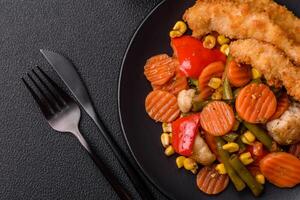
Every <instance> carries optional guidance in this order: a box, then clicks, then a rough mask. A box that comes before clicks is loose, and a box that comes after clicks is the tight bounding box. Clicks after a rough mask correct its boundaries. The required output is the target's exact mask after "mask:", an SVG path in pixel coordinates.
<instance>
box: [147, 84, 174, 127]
mask: <svg viewBox="0 0 300 200" xmlns="http://www.w3.org/2000/svg"><path fill="white" fill-rule="evenodd" d="M145 107H146V111H147V113H148V115H149V116H150V117H151V118H152V119H154V120H155V121H159V122H172V121H173V120H175V119H176V118H177V117H178V116H179V113H180V110H179V108H178V105H177V99H176V97H175V96H174V95H173V94H171V93H169V92H165V91H161V90H155V91H152V92H150V93H149V94H148V96H147V98H146V101H145Z"/></svg>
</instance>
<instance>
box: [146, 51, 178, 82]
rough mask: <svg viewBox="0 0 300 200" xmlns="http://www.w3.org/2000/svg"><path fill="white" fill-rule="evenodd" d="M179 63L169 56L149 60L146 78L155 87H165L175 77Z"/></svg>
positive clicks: (159, 56) (158, 56) (157, 56)
mask: <svg viewBox="0 0 300 200" xmlns="http://www.w3.org/2000/svg"><path fill="white" fill-rule="evenodd" d="M176 66H178V61H177V60H175V59H173V58H171V57H169V56H168V55H167V54H159V55H156V56H153V57H151V58H149V59H148V60H147V62H146V65H145V67H144V74H145V76H146V78H147V79H148V80H149V81H150V82H151V84H153V85H163V84H165V83H166V82H168V80H170V78H172V77H173V75H174V73H175V71H176Z"/></svg>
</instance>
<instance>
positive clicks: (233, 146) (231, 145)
mask: <svg viewBox="0 0 300 200" xmlns="http://www.w3.org/2000/svg"><path fill="white" fill-rule="evenodd" d="M222 148H223V149H224V150H226V151H228V152H230V153H233V152H236V151H238V150H239V149H240V147H239V145H238V144H237V143H235V142H229V143H227V144H224V145H223V147H222Z"/></svg>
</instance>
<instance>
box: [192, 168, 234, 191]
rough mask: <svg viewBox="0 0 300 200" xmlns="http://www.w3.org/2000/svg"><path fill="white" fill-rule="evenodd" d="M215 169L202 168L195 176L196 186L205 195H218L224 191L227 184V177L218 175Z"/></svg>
mask: <svg viewBox="0 0 300 200" xmlns="http://www.w3.org/2000/svg"><path fill="white" fill-rule="evenodd" d="M215 167H216V166H215V165H213V166H210V167H209V166H206V167H203V168H202V169H201V170H200V171H199V173H198V175H197V186H198V188H199V189H200V190H201V191H203V192H204V193H206V194H218V193H220V192H222V191H223V190H225V189H226V187H227V185H228V183H229V178H228V175H227V174H220V173H219V172H218V171H217V170H216V169H215Z"/></svg>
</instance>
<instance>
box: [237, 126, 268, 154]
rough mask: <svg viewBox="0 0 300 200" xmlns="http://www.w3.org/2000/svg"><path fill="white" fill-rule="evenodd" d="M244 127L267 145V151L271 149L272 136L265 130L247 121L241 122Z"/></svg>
mask: <svg viewBox="0 0 300 200" xmlns="http://www.w3.org/2000/svg"><path fill="white" fill-rule="evenodd" d="M243 124H244V125H245V126H246V128H247V129H248V130H249V131H251V132H252V133H253V134H254V135H255V137H256V138H257V139H258V140H259V141H261V143H263V145H265V146H266V147H267V149H268V150H269V151H271V150H272V141H273V140H272V138H271V137H270V136H269V135H268V133H266V131H265V130H264V129H262V128H260V127H258V126H257V125H255V124H250V123H248V122H245V121H244V122H243Z"/></svg>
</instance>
